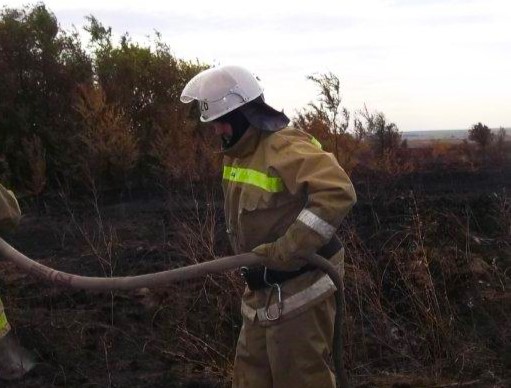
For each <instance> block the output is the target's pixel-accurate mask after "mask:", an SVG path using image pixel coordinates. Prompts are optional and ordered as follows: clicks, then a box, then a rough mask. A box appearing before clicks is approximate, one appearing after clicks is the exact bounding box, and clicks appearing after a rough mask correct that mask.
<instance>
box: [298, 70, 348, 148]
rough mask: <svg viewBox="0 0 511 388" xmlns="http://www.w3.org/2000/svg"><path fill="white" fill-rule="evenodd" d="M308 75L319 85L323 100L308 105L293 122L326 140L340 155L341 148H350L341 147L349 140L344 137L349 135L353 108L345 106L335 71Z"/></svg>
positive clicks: (320, 97)
mask: <svg viewBox="0 0 511 388" xmlns="http://www.w3.org/2000/svg"><path fill="white" fill-rule="evenodd" d="M307 79H308V80H310V81H312V82H313V83H314V84H315V85H316V86H317V87H318V88H319V101H318V102H317V103H313V102H311V103H310V104H309V105H308V107H307V109H305V110H303V111H302V112H299V113H298V116H297V117H296V118H295V120H294V121H293V124H294V125H295V126H296V127H298V128H300V129H302V130H305V131H308V132H310V133H312V134H313V135H314V136H317V137H318V140H320V141H322V143H325V141H326V143H328V144H329V145H330V146H331V151H332V152H333V153H334V155H335V156H336V157H337V158H339V156H340V153H341V151H343V152H345V151H346V150H341V143H346V141H345V140H346V139H344V141H343V139H342V138H345V137H346V135H348V134H347V133H346V131H347V129H348V125H349V120H350V113H349V111H348V110H347V109H346V108H345V107H342V106H341V104H342V95H341V81H340V80H339V77H337V76H336V75H335V74H333V73H331V72H330V73H325V74H319V75H309V76H308V77H307ZM315 132H316V133H315ZM348 136H349V135H348Z"/></svg>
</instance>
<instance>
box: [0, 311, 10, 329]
mask: <svg viewBox="0 0 511 388" xmlns="http://www.w3.org/2000/svg"><path fill="white" fill-rule="evenodd" d="M8 325H9V322H7V317H6V316H5V312H3V311H2V312H1V313H0V333H2V332H3V331H4V330H5V329H6V328H7V326H8Z"/></svg>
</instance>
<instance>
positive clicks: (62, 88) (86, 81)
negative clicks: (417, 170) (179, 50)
mask: <svg viewBox="0 0 511 388" xmlns="http://www.w3.org/2000/svg"><path fill="white" fill-rule="evenodd" d="M85 31H86V33H87V34H88V43H87V46H85V44H84V43H83V42H82V41H81V40H80V36H79V34H78V33H77V32H76V31H72V32H69V31H64V30H63V29H62V28H61V27H60V26H59V24H58V21H57V18H56V17H55V15H54V14H53V13H52V12H51V11H49V10H48V9H47V8H46V6H45V5H44V4H42V3H40V4H37V5H34V6H26V7H23V8H14V9H11V8H4V9H3V10H2V11H1V13H0V84H1V85H2V87H1V88H0V181H2V182H3V183H5V184H7V185H9V186H13V187H16V188H17V189H18V190H23V191H25V192H26V193H28V194H31V195H36V196H37V195H39V194H41V193H43V192H45V191H47V190H54V189H58V188H59V187H61V185H62V184H66V185H67V186H70V187H74V188H78V189H80V188H82V187H94V188H96V189H98V188H99V189H125V188H148V187H151V186H154V185H155V184H161V185H167V184H168V183H169V182H175V181H180V180H190V179H192V180H203V179H205V178H206V179H207V178H212V177H216V176H217V174H218V171H219V167H220V155H218V154H217V153H215V152H214V150H215V147H214V146H211V143H212V142H214V139H212V134H211V133H210V132H211V131H207V130H204V128H202V127H201V124H200V123H199V121H198V120H197V117H198V114H197V111H196V109H197V107H194V106H192V107H190V106H188V105H184V104H182V103H180V101H179V96H180V93H181V90H182V89H183V87H184V86H185V84H186V82H187V81H188V80H189V79H190V78H191V77H193V76H194V75H195V74H197V73H198V72H200V71H201V70H203V69H205V68H207V67H208V65H207V64H205V63H201V62H199V61H186V60H182V59H179V58H176V57H175V56H174V55H173V54H172V51H171V49H170V47H169V46H168V45H167V44H166V43H164V42H163V41H162V39H161V36H160V35H159V34H158V33H155V35H154V37H153V38H152V42H150V43H149V44H147V45H141V44H140V43H136V42H133V41H132V40H131V39H130V36H129V34H127V33H126V34H124V35H122V37H121V38H120V41H119V42H114V41H113V38H112V30H111V28H108V27H105V26H104V25H103V24H101V22H100V21H98V20H97V19H96V18H95V17H94V16H87V25H86V27H85ZM308 79H309V80H310V81H311V82H313V83H314V84H315V85H316V86H317V88H318V91H319V96H318V100H317V102H313V103H310V104H309V105H308V106H307V107H306V108H304V109H302V110H301V111H299V112H296V117H294V119H293V125H295V126H296V127H298V128H300V129H303V130H305V131H308V132H310V133H312V134H313V135H314V136H315V137H316V138H317V139H318V140H319V141H320V142H321V143H322V144H323V147H324V148H325V149H326V150H327V151H330V152H332V153H334V155H335V156H336V157H337V158H338V159H339V161H340V163H341V165H343V166H344V167H345V168H346V169H347V170H348V171H352V170H357V171H360V170H363V169H364V168H368V169H371V170H383V171H387V172H388V171H391V172H392V171H394V172H396V171H397V172H400V171H401V172H402V171H407V170H409V169H410V168H412V165H413V160H414V157H413V156H414V155H413V154H411V153H410V151H409V150H407V148H408V147H407V144H406V141H403V140H402V137H401V132H400V131H399V129H398V127H397V125H396V124H395V123H393V122H390V121H389V120H388V119H387V118H386V117H385V115H384V114H383V113H381V112H371V111H369V109H367V107H364V108H363V109H361V110H359V111H356V112H349V111H348V110H347V109H346V108H344V107H343V106H342V100H343V97H342V94H341V82H340V80H339V78H338V77H337V76H336V75H334V74H332V73H327V74H319V75H311V76H309V77H308ZM350 124H351V125H350ZM480 126H481V127H482V130H481V129H480V128H479V127H477V128H476V129H473V131H476V132H477V133H476V132H474V133H476V134H474V135H471V136H474V137H473V139H474V140H475V141H477V142H478V143H479V144H480V145H481V148H483V149H485V150H486V149H488V148H489V144H490V143H491V140H492V138H491V135H487V134H486V133H487V131H486V132H485V129H484V126H483V125H482V124H480ZM485 134H486V135H485ZM499 136H500V135H499ZM481 139H482V140H481Z"/></svg>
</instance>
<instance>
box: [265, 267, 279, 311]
mask: <svg viewBox="0 0 511 388" xmlns="http://www.w3.org/2000/svg"><path fill="white" fill-rule="evenodd" d="M267 272H268V268H267V267H264V276H263V280H264V282H265V283H266V284H267V285H268V286H270V287H271V289H270V293H269V295H268V299H267V300H266V306H265V307H264V310H265V315H266V319H267V320H268V321H276V320H278V319H279V318H280V317H281V316H282V309H283V307H284V302H282V289H281V288H280V284H278V283H270V282H269V281H268V279H267V277H266V276H267ZM274 290H277V315H276V316H274V317H273V316H271V315H270V302H271V297H272V295H273V291H274Z"/></svg>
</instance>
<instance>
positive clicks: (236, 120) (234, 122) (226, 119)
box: [215, 109, 250, 149]
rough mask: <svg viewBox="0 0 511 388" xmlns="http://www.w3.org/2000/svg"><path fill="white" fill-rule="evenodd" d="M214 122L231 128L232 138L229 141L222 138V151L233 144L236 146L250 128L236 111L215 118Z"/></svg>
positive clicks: (240, 113)
mask: <svg viewBox="0 0 511 388" xmlns="http://www.w3.org/2000/svg"><path fill="white" fill-rule="evenodd" d="M215 121H218V122H221V123H229V124H231V127H232V136H231V137H230V138H229V139H227V138H225V137H223V136H222V143H223V148H224V149H227V148H231V147H232V146H233V145H234V144H236V143H237V142H238V140H239V139H241V137H242V136H243V134H244V133H245V132H246V131H247V129H248V127H249V126H250V123H249V122H248V120H247V118H246V117H245V115H244V114H243V113H242V112H240V111H239V110H238V109H235V110H233V111H232V112H229V113H226V114H225V115H223V116H221V117H219V118H217V119H216V120H215Z"/></svg>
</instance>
